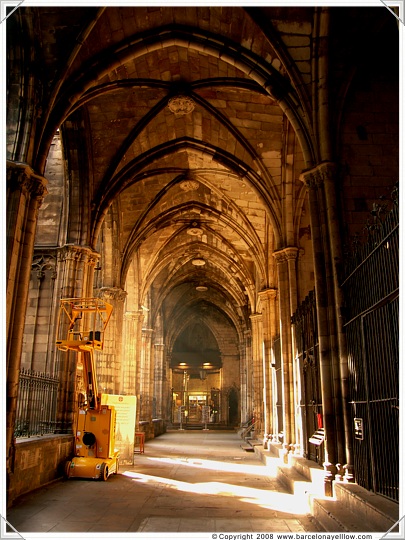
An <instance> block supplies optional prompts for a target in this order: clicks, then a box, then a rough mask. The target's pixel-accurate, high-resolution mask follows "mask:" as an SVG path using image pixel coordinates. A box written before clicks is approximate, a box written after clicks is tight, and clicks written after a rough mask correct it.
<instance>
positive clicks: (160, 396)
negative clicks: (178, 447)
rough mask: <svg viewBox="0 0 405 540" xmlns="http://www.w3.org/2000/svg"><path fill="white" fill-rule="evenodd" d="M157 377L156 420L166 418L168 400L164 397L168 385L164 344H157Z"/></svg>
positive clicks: (155, 391) (155, 393) (155, 346)
mask: <svg viewBox="0 0 405 540" xmlns="http://www.w3.org/2000/svg"><path fill="white" fill-rule="evenodd" d="M154 349H155V354H154V358H155V376H154V383H155V384H154V388H155V390H154V397H155V398H156V418H164V410H163V409H164V404H165V403H166V399H165V396H164V389H165V387H166V386H167V384H166V382H167V381H166V370H165V365H164V361H165V358H164V356H165V354H164V352H165V346H164V343H155V345H154Z"/></svg>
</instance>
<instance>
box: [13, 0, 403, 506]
mask: <svg viewBox="0 0 405 540" xmlns="http://www.w3.org/2000/svg"><path fill="white" fill-rule="evenodd" d="M6 25H7V77H8V79H7V113H8V118H7V123H8V128H7V141H6V142H7V231H6V233H7V308H6V311H7V405H8V410H7V472H8V479H9V489H10V494H11V495H10V497H11V498H12V497H13V496H14V495H16V494H18V486H17V484H18V480H17V472H16V467H15V460H16V459H17V458H16V455H17V454H16V452H17V447H18V441H17V442H16V440H15V438H14V434H15V432H16V422H17V404H18V399H19V396H18V389H19V374H20V373H21V370H22V369H24V370H26V371H30V370H32V371H35V372H41V373H45V374H49V375H50V376H52V377H56V378H57V379H58V384H59V386H58V396H57V401H56V405H55V426H56V428H55V430H54V431H55V437H56V435H57V434H64V435H69V434H71V433H72V425H73V421H74V415H75V410H76V404H77V394H78V387H77V384H76V362H77V358H76V356H75V354H76V353H70V352H69V353H67V352H61V351H58V350H57V349H56V347H55V332H56V321H57V313H58V305H59V300H60V299H61V298H75V297H99V298H104V299H105V300H107V301H108V302H110V303H111V304H112V305H113V308H114V309H113V314H112V317H111V320H110V323H109V326H108V328H107V331H106V336H105V343H104V349H103V351H100V352H99V353H97V373H98V382H99V386H100V389H101V390H102V391H103V392H104V393H110V394H122V395H136V396H137V403H138V407H137V427H136V429H137V431H138V430H142V431H144V432H145V433H146V437H147V438H151V437H154V436H157V435H159V433H161V432H162V431H164V430H165V429H167V428H168V427H172V426H175V425H176V424H177V423H178V422H179V412H178V411H179V410H180V411H183V413H182V414H183V417H182V420H184V419H186V420H187V422H188V423H189V424H198V425H201V422H202V421H203V419H202V414H203V411H207V410H208V409H204V406H205V407H209V412H208V415H206V417H205V420H206V421H207V422H209V423H210V424H211V425H212V426H213V427H214V426H216V427H222V428H224V427H226V428H233V427H238V426H239V427H240V426H243V425H245V424H246V423H248V422H250V421H251V419H252V418H254V422H255V437H256V438H257V439H259V440H262V441H263V444H264V448H270V445H271V444H279V445H281V446H282V447H283V449H284V451H285V453H286V454H289V453H293V454H298V455H303V456H304V457H307V458H308V459H313V460H318V461H319V463H320V464H321V465H323V466H324V468H325V477H326V478H327V479H329V480H331V479H334V478H335V476H336V475H340V477H345V479H347V480H348V481H353V480H355V481H358V482H362V483H363V485H364V486H365V487H366V488H367V489H370V490H376V487H375V486H376V484H375V483H374V484H373V482H371V481H370V482H368V481H367V479H365V480H364V479H362V477H360V475H359V476H357V474H358V472H357V471H358V470H360V469H361V466H360V461H359V462H358V463H359V465H358V467H357V465H356V463H357V462H356V455H360V454H361V452H360V454H359V453H358V454H356V448H357V447H356V444H357V443H358V440H357V439H356V434H357V432H356V431H355V429H357V428H358V426H355V425H354V424H353V416H359V412H358V411H357V413H356V411H354V412H353V411H352V409H350V406H349V404H350V403H351V402H353V399H354V398H353V394H351V391H352V387H351V386H350V380H351V379H350V377H351V376H352V374H353V373H352V372H351V364H350V354H348V352H347V351H348V343H347V332H346V327H345V323H346V322H347V316H345V313H346V311H345V310H346V309H347V306H346V304H347V293H346V290H345V288H344V287H342V286H341V283H342V281H341V280H342V272H343V263H344V259H345V257H348V255H347V252H346V248H347V246H349V245H350V244H351V240H352V238H353V237H354V236H355V235H359V242H360V243H361V241H362V238H361V237H362V235H363V231H364V227H365V224H366V223H367V222H368V223H369V224H370V222H369V221H368V220H369V219H370V212H371V211H374V214H371V215H374V218H375V220H377V218H378V220H380V221H381V222H382V214H383V213H384V216H385V215H386V214H388V213H389V212H390V211H391V206H392V207H394V206H395V200H394V201H393V202H392V197H391V194H392V193H393V192H394V191H395V186H396V185H397V183H398V176H399V165H398V156H399V103H398V96H399V69H398V61H399V60H398V54H399V51H398V49H399V32H398V20H397V19H396V18H395V16H394V15H393V14H392V13H391V12H390V10H388V9H387V8H385V7H384V6H383V5H381V7H364V8H358V7H341V8H337V7H330V8H328V7H318V6H316V5H315V6H313V7H255V8H253V7H230V6H227V7H223V6H213V7H207V6H200V7H195V6H194V7H191V6H190V7H156V6H155V7H132V6H122V7H80V8H77V7H29V6H24V5H22V6H20V7H19V8H18V9H16V10H15V11H14V12H13V13H12V14H11V15H10V16H9V17H8V19H7V21H6ZM381 197H384V198H385V199H384V200H385V202H384V204H382V203H378V201H381V200H383V199H381ZM383 210H384V212H383ZM377 214H378V215H377ZM376 216H377V217H376ZM380 218H381V219H380ZM378 220H377V221H378ZM377 221H375V222H374V224H376V223H377ZM380 221H378V223H380ZM378 223H377V225H378ZM369 229H370V227H369ZM390 242H391V241H390ZM389 246H390V250H388V249H386V250H385V251H386V252H388V251H390V253H391V252H392V251H394V250H393V246H394V244H393V243H392V242H391V243H390V244H389ZM386 247H388V241H386ZM390 268H391V269H390V271H389V272H387V273H386V274H381V275H380V276H379V277H378V280H379V283H381V284H382V283H384V282H385V280H388V279H389V278H388V277H387V276H391V275H394V276H397V275H398V268H397V266H396V264H395V262H394V263H393V264H392V265H391V267H390ZM374 278H376V276H374ZM372 279H373V278H372V277H369V278H367V280H372ZM390 279H391V278H390ZM367 280H366V282H365V284H367V285H368V284H369V283H370V284H371V283H372V281H367ZM396 290H397V288H396V287H395V285H394V286H393V287H392V288H391V289H389V290H388V291H387V295H388V294H390V295H391V296H390V297H389V299H388V300H387V301H386V302H385V304H384V305H390V306H391V304H392V301H395V298H396V296H395V291H396ZM349 296H350V294H349ZM387 297H388V296H387ZM307 313H309V314H310V317H309V319H310V321H311V325H312V326H311V325H310V327H308V328H309V329H308V328H307V327H305V328H307V330H305V331H304V330H303V326H305V325H303V322H302V321H304V320H305V321H306V320H307V318H305V317H306V315H305V314H307ZM390 320H394V323H393V324H394V326H395V319H393V318H392V317H391V318H390ZM395 328H396V326H395ZM391 335H394V336H398V333H397V331H396V332H394V333H391ZM390 347H391V348H390ZM392 347H393V346H391V345H390V346H388V345H386V344H385V346H384V347H382V350H381V351H380V353H381V355H382V357H380V358H379V362H380V364H379V365H382V366H384V365H385V362H386V361H387V362H388V360H385V359H384V354H385V355H386V358H387V357H388V355H389V354H391V353H390V352H388V351H391V352H392V350H396V349H395V346H394V349H393V348H392ZM391 358H394V367H393V373H394V378H395V377H397V379H396V380H398V375H397V373H396V368H395V365H398V362H397V360H396V359H395V356H394V357H391ZM312 367H313V368H314V369H313V370H312V371H313V374H314V375H313V379H311V380H309V381H308V380H307V379H308V378H309V377H308V373H309V372H311V369H312ZM311 373H312V372H311ZM382 373H384V370H383V371H382ZM382 376H383V375H382ZM311 377H312V375H311ZM311 385H312V386H311ZM310 388H312V390H311V392H312V393H310V394H309V392H310V390H309V389H310ZM356 388H357V387H356ZM390 399H391V398H390ZM392 399H394V398H392ZM359 403H360V401H359ZM181 407H182V408H181ZM390 421H391V420H390ZM386 425H387V424H386ZM389 426H390V429H391V430H392V433H394V432H395V431H398V426H397V427H396V428H395V422H394V423H393V424H389ZM392 426H394V427H392ZM317 429H324V436H325V439H324V442H323V443H322V445H321V446H320V452H321V454H319V453H317V454H316V455H315V454H314V448H315V447H314V446H311V445H310V444H309V443H308V438H309V437H310V436H311V435H312V434H313V432H314V431H316V430H317ZM397 435H398V434H397V433H396V436H397ZM394 440H395V436H394ZM356 441H357V442H356ZM69 444H73V438H72V440H71V441H70V439H69ZM362 448H363V447H362ZM317 450H318V448H317ZM360 457H361V456H360ZM374 458H375V456H374V457H373V456H372V457H371V458H370V459H374ZM375 459H376V458H375ZM57 465H58V464H54V466H53V473H54V474H56V473H55V470H56V469H57ZM394 475H395V471H394ZM48 480H49V478H48ZM374 480H375V479H374ZM367 482H368V483H367ZM377 491H378V489H377ZM388 496H390V497H391V498H392V499H394V500H395V499H396V500H397V498H396V495H395V494H394V495H393V494H392V493H391V494H388Z"/></svg>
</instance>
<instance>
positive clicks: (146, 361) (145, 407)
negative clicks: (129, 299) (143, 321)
mask: <svg viewBox="0 0 405 540" xmlns="http://www.w3.org/2000/svg"><path fill="white" fill-rule="evenodd" d="M152 335H153V329H151V328H142V348H141V358H140V409H141V410H140V417H139V420H140V421H143V422H151V421H152V400H153V376H152V374H153V369H152Z"/></svg>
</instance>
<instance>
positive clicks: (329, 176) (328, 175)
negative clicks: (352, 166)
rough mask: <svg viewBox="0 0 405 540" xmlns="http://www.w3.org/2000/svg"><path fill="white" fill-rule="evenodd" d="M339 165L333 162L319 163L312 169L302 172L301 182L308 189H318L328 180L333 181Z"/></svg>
mask: <svg viewBox="0 0 405 540" xmlns="http://www.w3.org/2000/svg"><path fill="white" fill-rule="evenodd" d="M336 171H337V164H336V163H335V162H333V161H325V162H323V163H319V164H318V165H316V166H315V167H313V168H312V169H308V170H306V171H302V173H301V174H300V180H301V182H303V183H304V184H305V185H306V186H307V188H308V189H314V188H317V187H319V186H321V185H323V184H324V183H325V181H327V180H333V178H334V177H335V175H336Z"/></svg>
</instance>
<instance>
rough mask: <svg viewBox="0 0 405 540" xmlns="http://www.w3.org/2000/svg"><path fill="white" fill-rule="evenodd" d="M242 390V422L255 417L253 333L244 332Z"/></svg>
mask: <svg viewBox="0 0 405 540" xmlns="http://www.w3.org/2000/svg"><path fill="white" fill-rule="evenodd" d="M241 358H243V359H244V361H243V362H241V370H242V373H241V388H242V390H243V397H242V398H241V399H243V409H242V410H243V411H244V414H242V422H247V421H249V420H251V418H252V416H253V360H252V332H251V331H250V330H246V331H245V332H244V344H243V350H242V352H241Z"/></svg>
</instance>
